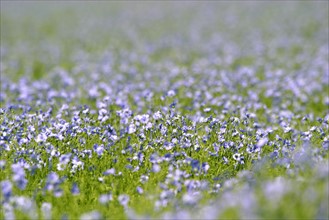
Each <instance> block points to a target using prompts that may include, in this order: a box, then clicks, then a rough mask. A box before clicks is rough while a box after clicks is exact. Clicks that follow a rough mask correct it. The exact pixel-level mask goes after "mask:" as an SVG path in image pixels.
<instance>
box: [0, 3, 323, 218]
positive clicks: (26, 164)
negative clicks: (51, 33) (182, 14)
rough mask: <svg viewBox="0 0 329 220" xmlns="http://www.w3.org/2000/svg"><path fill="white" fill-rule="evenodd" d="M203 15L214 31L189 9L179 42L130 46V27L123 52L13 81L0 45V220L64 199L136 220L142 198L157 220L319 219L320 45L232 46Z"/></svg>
mask: <svg viewBox="0 0 329 220" xmlns="http://www.w3.org/2000/svg"><path fill="white" fill-rule="evenodd" d="M192 8H194V9H195V10H196V8H198V7H195V6H192ZM206 9H207V10H206ZM176 10H183V9H176ZM230 10H233V9H230ZM160 11H161V10H159V11H158V12H159V13H160V14H161V12H160ZM131 13H133V12H131ZM136 13H137V12H136ZM164 15H165V14H164ZM206 15H209V22H210V24H212V25H214V24H216V22H217V20H216V19H218V17H217V16H218V15H216V13H215V11H214V10H213V9H212V7H206V8H203V9H199V14H197V15H196V16H197V17H198V18H200V19H199V20H200V21H199V22H197V21H194V23H193V27H191V29H189V30H187V33H189V34H190V35H191V36H190V37H189V38H188V40H186V41H184V39H182V38H181V37H179V36H177V35H175V34H172V35H170V36H168V37H167V38H165V37H164V38H163V39H161V40H159V42H155V43H154V42H153V43H152V42H150V43H147V42H144V41H143V40H141V42H138V40H137V39H138V34H141V30H134V29H129V28H128V29H129V31H128V30H125V31H123V30H122V31H123V36H128V37H132V36H133V38H135V37H136V39H135V40H131V41H130V43H131V44H132V45H133V48H135V49H129V48H128V49H127V48H122V49H121V50H119V51H118V52H115V50H111V49H105V52H104V51H102V52H97V53H96V52H95V54H89V53H88V50H87V49H86V50H78V48H75V49H76V52H75V53H72V54H71V56H70V57H69V59H70V60H69V62H70V64H71V67H70V68H64V67H60V66H54V67H53V68H50V69H49V70H47V71H48V72H46V73H43V74H45V75H44V76H43V77H41V78H38V79H35V78H33V71H34V72H35V71H38V68H36V67H33V64H31V65H29V64H26V65H27V66H26V67H25V69H24V72H25V76H20V77H19V78H18V79H17V78H16V79H15V77H12V76H11V73H12V72H13V71H18V67H17V66H15V63H13V60H12V58H11V56H12V53H13V52H12V51H11V50H9V49H8V48H7V47H9V46H8V45H6V44H5V42H4V45H1V51H2V52H3V53H2V54H3V55H1V97H0V103H1V108H0V155H1V160H0V171H1V175H0V183H1V200H0V202H1V207H2V211H3V212H2V213H3V218H4V219H14V218H15V213H16V214H17V212H19V213H21V214H22V213H23V216H25V217H28V218H31V219H35V218H44V219H52V218H54V215H56V216H58V214H56V213H58V212H60V211H61V210H60V209H61V208H60V207H63V206H61V205H59V204H60V202H58V201H63V202H67V201H68V200H74V201H76V202H78V204H82V205H83V204H84V202H86V201H87V202H89V203H88V204H90V203H92V204H93V205H92V206H88V207H89V208H90V207H93V209H92V210H90V211H88V210H84V213H80V215H79V217H80V218H81V219H101V218H107V217H109V216H108V215H107V214H106V213H105V212H106V211H104V209H103V208H104V207H105V208H106V207H110V206H111V204H114V205H117V207H121V208H122V209H123V210H124V211H123V212H124V214H125V216H126V217H128V218H131V219H136V218H148V217H150V216H149V215H152V214H151V213H140V212H137V211H136V210H135V207H137V206H138V204H137V203H138V201H141V200H142V199H143V201H151V203H152V204H154V207H153V211H154V212H156V213H159V216H158V217H160V218H163V219H186V218H188V219H193V218H197V219H213V218H218V217H220V216H222V215H224V216H225V211H226V210H229V209H230V208H232V207H233V208H234V207H235V208H237V209H238V210H239V211H238V212H239V213H238V215H239V218H257V217H268V216H267V215H266V213H270V214H271V212H270V211H269V210H277V209H279V208H280V207H279V201H286V200H284V199H287V198H286V197H285V196H287V195H293V196H295V197H293V198H302V199H301V200H302V204H306V205H305V206H307V205H308V204H311V205H314V206H317V209H316V210H313V212H312V213H311V214H312V216H315V217H316V218H324V217H328V210H327V209H326V208H327V206H326V205H328V200H327V198H328V194H329V192H328V188H326V187H325V186H327V185H328V182H329V181H328V175H327V174H328V171H329V170H328V165H329V164H328V148H329V132H328V130H329V111H328V106H329V97H328V94H327V93H326V92H328V87H329V65H328V57H329V53H328V38H325V39H323V37H321V36H322V34H323V32H322V31H321V30H318V32H316V33H315V35H316V37H317V38H316V40H314V41H312V42H309V39H308V38H307V37H303V36H301V35H300V34H299V32H298V33H297V34H291V35H289V39H286V38H287V35H284V33H282V32H279V33H272V34H273V36H272V37H271V38H270V40H264V39H263V37H262V36H259V34H260V33H259V32H257V31H256V30H255V31H254V32H253V33H252V34H250V35H248V36H246V39H244V40H242V42H240V41H239V40H237V39H235V40H234V39H230V38H229V37H230V35H225V34H224V33H223V34H222V35H221V34H220V33H221V32H219V31H216V30H213V31H210V30H208V32H209V33H208V34H209V36H210V37H209V36H208V37H207V38H206V37H205V36H203V35H202V32H201V30H203V28H206V26H205V24H204V23H203V22H205V21H204V20H205V19H201V18H202V17H203V16H206ZM127 16H128V17H129V16H136V15H135V14H132V15H129V14H127ZM319 16H320V15H319ZM327 16H328V15H327ZM320 18H322V17H321V16H320ZM227 19H228V20H227V21H226V22H227V23H228V24H230V23H231V22H234V18H233V17H231V18H230V19H229V18H227ZM320 20H321V19H320ZM145 22H146V23H147V22H150V21H145ZM207 22H208V21H207ZM207 22H206V23H207ZM319 22H320V21H319ZM147 24H148V23H147ZM286 25H287V27H289V24H286ZM105 27H106V25H105ZM239 27H240V26H239ZM141 29H142V28H141ZM196 30H197V31H196ZM326 30H328V29H326ZM324 32H325V31H324ZM184 33H185V32H184ZM265 33H267V32H266V31H264V34H265ZM75 34H76V33H75ZM74 36H76V35H74ZM182 36H183V34H182ZM272 38H273V39H272ZM205 39H206V40H205ZM248 40H250V42H249V41H248ZM136 41H137V42H136ZM237 42H240V44H239V43H237ZM293 42H299V44H300V46H296V45H295V44H293ZM246 44H250V45H254V46H253V47H252V48H249V46H248V45H246ZM266 44H270V46H268V47H267V46H265V45H266ZM165 45H173V46H172V47H173V48H176V49H173V51H172V52H173V54H175V55H172V54H171V52H166V48H167V47H168V46H165ZM174 45H176V46H174ZM239 45H240V46H241V48H242V49H241V50H239V49H238V46H239ZM29 46H30V47H29ZM26 47H27V50H30V51H33V50H32V49H31V48H33V45H32V46H31V45H26ZM24 48H25V47H23V48H20V47H18V46H17V47H16V50H19V51H20V50H21V51H22V52H18V53H22V54H24ZM192 48H193V49H192ZM291 48H292V49H291ZM294 48H295V49H294ZM167 49H168V48H167ZM243 49H244V50H247V49H248V50H247V51H248V54H246V52H244V50H243ZM291 50H292V51H291ZM295 50H296V51H297V52H298V53H295V52H294V51H295ZM195 51H197V52H198V53H197V52H195ZM282 51H283V52H282ZM161 53H164V54H165V56H164V57H161V55H159V54H161ZM56 54H57V53H56V51H55V50H51V53H47V55H49V56H50V57H52V58H53V59H54V60H56V59H57V55H56ZM159 56H160V58H159ZM157 59H160V61H159V60H157ZM95 60H96V61H95ZM273 60H274V61H273ZM33 68H34V69H33ZM30 69H32V70H30ZM31 71H32V72H31ZM310 168H311V169H310ZM308 170H310V171H309V172H308ZM266 172H273V173H272V174H271V175H273V176H270V175H268V176H267V174H266ZM275 172H277V173H280V175H278V174H277V173H275ZM305 173H306V174H305ZM309 173H311V174H309ZM307 175H312V176H311V177H310V179H307V177H309V176H307ZM259 176H263V177H264V181H260V180H259V179H258V178H259ZM269 176H270V177H269ZM299 176H300V178H298V177H299ZM266 178H267V179H266ZM323 183H325V185H324V186H323ZM307 184H308V185H307ZM131 187H133V190H131V189H130V188H131ZM303 190H304V191H303ZM300 191H303V193H302V195H301V197H298V196H299V194H298V193H299V192H300ZM92 197H94V198H92ZM141 198H142V199H141ZM138 199H141V200H138ZM310 200H311V201H310ZM56 201H57V202H56ZM136 201H137V202H136ZM87 202H86V204H87ZM289 202H291V201H290V200H289ZM272 203H273V204H272ZM262 204H267V206H268V207H270V208H266V207H263V208H262ZM86 207H87V206H86ZM168 207H169V208H171V209H168ZM164 210H165V211H166V212H164ZM168 210H169V211H168ZM196 210H197V211H196ZM272 214H273V216H275V212H273V213H272ZM313 214H314V215H313ZM66 215H70V213H68V212H63V213H61V217H63V218H64V217H65V216H66ZM16 217H17V216H16ZM286 217H287V216H286Z"/></svg>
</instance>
